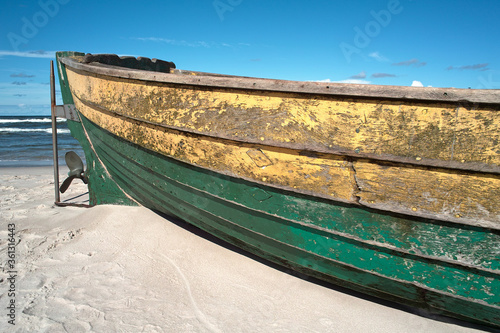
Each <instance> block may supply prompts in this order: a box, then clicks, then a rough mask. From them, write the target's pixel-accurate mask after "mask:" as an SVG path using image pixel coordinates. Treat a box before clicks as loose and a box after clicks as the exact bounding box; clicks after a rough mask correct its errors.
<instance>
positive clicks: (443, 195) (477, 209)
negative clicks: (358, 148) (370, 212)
mask: <svg viewBox="0 0 500 333" xmlns="http://www.w3.org/2000/svg"><path fill="white" fill-rule="evenodd" d="M353 166H354V169H355V170H356V173H355V177H356V182H357V185H358V187H359V192H358V193H357V196H358V197H359V198H360V203H361V204H363V205H364V206H368V207H373V208H377V209H382V210H389V211H396V212H401V213H405V214H412V212H413V214H414V215H419V216H424V217H431V218H432V217H434V218H444V219H449V220H454V221H460V220H462V222H463V223H467V224H472V225H478V226H484V227H490V228H496V229H500V176H498V175H483V174H479V173H473V174H464V173H460V172H453V171H450V170H443V169H426V168H415V167H403V166H394V165H392V166H391V165H379V164H375V163H370V162H368V161H355V162H354V163H353Z"/></svg>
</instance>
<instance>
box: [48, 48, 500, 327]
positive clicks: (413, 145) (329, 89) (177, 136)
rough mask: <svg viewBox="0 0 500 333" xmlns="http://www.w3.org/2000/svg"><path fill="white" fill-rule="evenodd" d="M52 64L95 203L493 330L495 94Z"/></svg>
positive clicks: (93, 58) (498, 321)
mask: <svg viewBox="0 0 500 333" xmlns="http://www.w3.org/2000/svg"><path fill="white" fill-rule="evenodd" d="M57 61H58V72H59V76H60V85H61V92H62V97H63V100H64V104H65V106H66V107H67V108H68V109H70V110H73V108H74V111H75V117H74V118H73V120H69V121H68V126H69V127H70V129H71V132H72V134H73V136H74V137H75V138H77V139H78V140H79V141H80V143H81V145H82V146H83V148H84V150H85V157H86V161H87V167H88V169H87V171H86V175H87V176H88V180H89V185H88V186H89V192H90V197H91V201H92V203H93V204H105V203H106V204H108V203H111V204H125V205H130V204H140V205H144V206H146V207H148V208H151V209H154V210H157V211H160V212H164V213H166V214H169V215H174V216H177V217H179V218H181V219H183V220H185V221H187V222H189V223H191V224H193V225H195V226H197V227H199V228H201V229H204V230H206V231H208V232H209V233H211V234H213V235H215V236H217V237H219V238H221V239H223V240H225V241H227V242H229V243H232V244H234V245H236V246H238V247H241V248H242V249H244V250H247V251H250V252H252V253H254V254H257V255H259V256H261V257H262V258H265V259H267V260H270V261H273V262H276V263H279V264H281V265H283V266H286V267H290V268H293V269H295V270H296V271H299V272H303V273H306V274H308V275H310V276H314V277H318V278H320V279H323V280H325V281H328V282H332V283H335V284H337V285H341V286H345V287H348V288H351V289H354V290H357V291H361V292H363V293H367V294H369V295H374V296H377V297H380V298H383V299H387V300H390V301H395V302H399V303H402V304H406V305H410V306H414V307H418V308H423V309H426V310H429V311H432V312H434V313H439V314H444V315H446V316H452V317H456V318H459V319H462V320H466V321H470V322H475V323H479V324H482V325H487V326H491V327H497V328H498V327H500V91H498V90H462V89H443V88H414V87H392V86H372V85H348V84H335V83H316V82H292V81H282V80H269V79H257V78H248V77H236V76H225V75H216V74H207V73H200V72H192V71H183V70H179V69H176V68H175V65H174V64H173V63H170V62H165V61H159V60H156V59H153V60H149V59H146V58H137V59H136V58H131V57H122V58H120V57H118V56H116V55H90V54H87V55H84V54H83V53H75V52H59V53H57ZM143 223H147V221H143Z"/></svg>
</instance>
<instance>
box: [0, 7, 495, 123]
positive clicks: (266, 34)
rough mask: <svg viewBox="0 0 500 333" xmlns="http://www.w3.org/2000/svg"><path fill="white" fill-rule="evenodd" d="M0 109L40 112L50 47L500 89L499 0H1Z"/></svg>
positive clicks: (341, 78)
mask: <svg viewBox="0 0 500 333" xmlns="http://www.w3.org/2000/svg"><path fill="white" fill-rule="evenodd" d="M1 8H2V11H1V13H0V22H1V23H0V24H1V27H2V30H1V34H0V115H6V114H49V113H50V110H49V109H48V105H49V103H50V101H49V85H48V82H49V63H50V62H49V60H50V59H51V58H53V56H54V52H55V51H58V50H70V51H81V52H86V53H87V52H88V53H116V54H119V55H133V56H145V57H150V58H159V59H163V60H169V61H173V62H174V63H175V64H176V66H177V68H181V69H190V70H198V71H205V72H215V73H224V74H233V75H244V76H256V77H265V78H276V79H286V80H300V81H331V82H352V83H366V84H381V85H402V86H410V85H422V86H433V87H457V88H469V87H470V88H481V89H500V60H499V59H500V57H499V55H500V52H499V51H500V43H499V39H500V37H499V32H500V20H499V19H498V15H499V14H500V1H497V0H490V1H485V0H482V1H481V0H480V1H460V0H459V1H451V0H442V1H424V0H382V1H361V0H360V1H356V0H351V1H332V0H316V1H294V0H290V1H285V0H277V1H272V0H215V1H214V0H187V1H168V0H167V1H125V0H120V1H115V0H113V1H103V0H101V1H93V0H87V1H76V0H41V1H36V0H35V1H22V0H20V1H13V0H10V1H5V0H1Z"/></svg>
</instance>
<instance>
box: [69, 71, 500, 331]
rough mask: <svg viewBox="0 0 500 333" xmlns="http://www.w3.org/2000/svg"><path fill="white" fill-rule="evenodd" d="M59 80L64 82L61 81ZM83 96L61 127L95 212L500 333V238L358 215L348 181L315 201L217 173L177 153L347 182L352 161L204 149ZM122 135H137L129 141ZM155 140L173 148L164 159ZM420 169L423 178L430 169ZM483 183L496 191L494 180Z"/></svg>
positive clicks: (400, 217)
mask: <svg viewBox="0 0 500 333" xmlns="http://www.w3.org/2000/svg"><path fill="white" fill-rule="evenodd" d="M60 74H61V73H60ZM62 75H63V77H65V79H66V82H68V76H67V73H62ZM90 76H92V75H90ZM70 77H71V74H70ZM94 77H95V76H94ZM62 85H64V83H62ZM70 87H71V90H70V89H69V88H70ZM79 89H80V90H79ZM81 89H83V88H82V87H81V86H78V87H77V85H76V84H75V86H71V81H69V86H68V90H67V91H66V92H65V91H64V90H63V98H64V99H65V103H74V104H75V105H76V106H77V109H78V110H79V115H80V119H81V122H73V121H68V123H69V124H68V126H69V127H70V129H71V130H72V134H73V135H74V136H75V137H76V138H77V139H78V140H79V141H80V142H81V144H82V146H83V147H84V148H85V152H86V160H87V164H88V170H87V173H88V175H89V189H90V192H91V200H92V202H93V203H97V204H99V203H119V204H141V205H144V206H146V207H148V208H150V209H153V210H156V211H159V212H162V213H165V214H168V215H173V216H177V217H179V218H181V219H183V220H185V221H187V222H188V223H190V224H193V225H195V226H197V227H199V228H201V229H203V230H205V231H207V232H209V233H211V234H213V235H215V236H217V237H218V238H220V239H223V240H225V241H227V242H229V243H231V244H233V245H236V246H238V247H240V248H243V249H245V250H247V251H249V252H251V253H254V254H256V255H258V256H260V257H262V258H265V259H267V260H270V261H272V262H275V263H278V264H280V265H282V266H285V267H289V268H292V269H294V270H296V271H299V272H301V273H305V274H307V275H310V276H315V277H318V278H320V279H322V280H325V281H327V282H331V283H334V284H337V285H341V286H344V287H347V288H350V289H353V290H357V291H360V292H363V293H366V294H369V295H373V296H376V297H380V298H382V299H387V300H390V301H395V302H398V303H402V304H406V305H410V306H414V307H419V308H423V309H427V310H429V311H432V312H434V313H440V314H444V315H448V316H453V317H457V318H460V319H463V320H467V321H472V322H476V323H480V324H483V325H489V326H494V327H499V326H500V279H499V269H500V262H499V260H498V254H499V248H500V235H499V232H498V231H495V230H492V229H491V228H485V227H483V226H477V225H474V226H473V225H469V224H464V223H455V222H453V221H448V220H443V219H439V218H434V219H432V218H426V217H425V216H416V215H414V216H411V215H409V214H402V213H399V212H394V211H387V210H386V211H384V210H381V209H379V208H377V207H365V206H362V205H360V204H359V202H357V199H356V198H354V199H352V198H351V196H350V195H345V198H343V199H342V198H340V199H339V196H341V195H342V194H343V193H350V192H349V191H350V190H351V187H352V186H351V185H347V186H346V185H345V184H343V182H344V181H343V180H339V181H338V182H337V183H336V184H339V185H338V186H339V189H337V190H335V191H336V192H335V193H337V194H335V195H336V197H334V198H332V196H331V194H332V193H331V192H332V191H331V190H332V189H330V188H329V189H328V191H326V192H324V193H323V194H322V193H321V191H322V189H321V188H320V187H321V185H318V190H317V191H315V189H314V188H313V187H308V183H307V182H303V183H296V185H295V186H296V187H297V188H294V184H293V183H292V181H293V179H294V178H288V180H287V182H286V183H285V182H283V183H278V182H275V183H273V182H267V181H266V180H267V179H263V178H266V177H267V176H266V175H264V176H261V175H260V174H256V173H255V172H254V173H247V174H244V173H242V172H241V171H238V169H237V168H236V167H234V165H235V164H231V163H229V164H227V165H230V166H233V168H229V169H221V168H220V164H219V163H215V164H208V162H203V161H202V160H201V159H198V160H195V161H193V160H189V158H187V157H186V155H181V154H176V153H175V152H177V151H178V147H179V146H181V148H182V146H184V150H187V147H190V146H192V145H194V143H199V145H204V144H205V145H209V144H211V145H212V146H207V147H211V148H210V149H207V151H206V152H205V154H206V153H207V152H208V153H211V154H212V153H213V152H214V147H215V146H216V145H225V146H227V150H225V152H226V153H227V155H228V156H230V157H231V156H232V157H233V158H234V156H237V154H238V153H240V154H242V155H243V156H245V155H246V156H249V154H248V152H250V155H252V154H253V157H252V156H249V161H250V162H252V163H254V164H255V166H256V167H257V168H258V169H260V170H263V169H264V170H265V169H267V168H268V167H270V164H268V163H269V161H271V162H275V161H276V160H279V159H281V160H282V161H285V162H286V163H290V165H291V168H292V169H293V168H300V167H303V168H306V167H309V168H314V167H316V166H317V165H319V166H320V168H328V167H330V168H332V169H333V167H334V166H336V168H337V169H338V170H340V171H339V173H338V174H340V175H344V176H343V177H345V179H346V180H347V181H345V183H347V184H351V182H350V181H349V179H352V173H353V170H352V165H349V163H352V161H351V160H350V159H349V158H345V157H338V158H334V157H332V156H323V155H320V153H317V154H316V155H314V156H311V154H309V156H308V155H307V154H302V155H301V154H299V153H298V152H294V150H293V149H291V148H290V147H287V146H283V147H275V148H273V149H270V148H269V147H268V146H258V145H256V143H242V142H239V141H235V140H232V139H231V138H227V137H226V138H219V137H210V138H208V139H207V137H206V135H204V134H203V133H195V132H193V131H186V129H182V128H167V127H165V126H162V124H159V123H157V122H151V121H145V120H144V119H138V118H136V119H132V118H131V117H130V116H126V115H123V114H122V115H120V114H117V113H116V112H112V110H109V108H107V107H106V106H105V105H99V104H96V103H89V101H87V103H84V102H82V100H83V98H82V95H81V94H80V93H79V91H81ZM126 133H135V134H134V135H132V136H130V137H127V134H126ZM139 133H140V134H139ZM146 134H147V135H146ZM179 137H182V140H184V141H183V142H184V144H183V145H181V144H180V142H181V139H178V138H179ZM138 138H139V139H138ZM154 138H157V140H160V141H161V142H163V146H168V145H169V144H170V145H171V146H175V147H176V148H175V149H172V148H171V150H168V151H167V150H162V149H160V148H159V147H160V146H161V145H159V144H158V143H156V142H155V141H154ZM203 140H205V141H206V142H204V141H203ZM172 143H176V144H175V145H172ZM300 151H304V150H300ZM260 153H262V154H263V155H264V157H262V155H260ZM220 154H222V152H220ZM322 154H325V153H322ZM199 155H201V154H198V156H199ZM193 156H194V155H191V158H193ZM205 156H206V155H205ZM210 156H218V155H217V154H212V155H210ZM269 156H270V157H271V158H269ZM266 158H267V159H266ZM287 158H289V159H292V160H291V162H290V161H289V160H287ZM234 159H236V158H234ZM318 159H320V160H321V159H323V160H324V161H323V160H321V161H322V163H317V165H316V166H315V165H313V164H314V163H306V162H308V161H311V160H315V161H316V160H318ZM219 160H223V157H220V158H219ZM304 161H306V162H304ZM346 161H347V163H346ZM285 162H284V165H285V164H286V163H285ZM370 163H371V162H370ZM274 164H275V163H273V165H274ZM308 165H309V166H308ZM360 165H361V164H357V165H356V167H357V166H360ZM337 169H336V170H337ZM360 169H361V168H360ZM386 169H389V166H387V167H386ZM416 169H417V170H421V171H422V173H424V174H425V173H426V172H427V173H429V170H427V168H423V167H421V168H420V169H419V168H416ZM431 171H432V170H431ZM307 172H310V170H308V171H307ZM342 172H344V173H342ZM476 173H477V172H476ZM320 176H321V175H319V177H320ZM479 176H482V175H479ZM451 178H453V177H451ZM479 178H480V177H479ZM483 178H484V177H483ZM486 178H488V179H490V178H491V179H493V180H491V181H492V182H494V181H496V178H495V176H489V177H486ZM329 179H332V177H331V175H330V178H329ZM481 179H482V178H481ZM316 182H317V183H318V181H317V180H316ZM332 182H334V181H332ZM334 183H335V182H334ZM489 186H492V187H494V186H496V183H493V184H490V185H489ZM354 197H355V196H354ZM410 210H411V208H410ZM493 223H495V221H493Z"/></svg>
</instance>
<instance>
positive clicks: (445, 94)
mask: <svg viewBox="0 0 500 333" xmlns="http://www.w3.org/2000/svg"><path fill="white" fill-rule="evenodd" d="M60 61H61V62H62V63H63V64H65V65H67V66H69V67H71V68H75V69H79V70H82V71H86V72H90V73H95V74H102V75H109V76H114V77H120V78H127V79H136V80H142V81H153V82H162V83H175V84H185V85H195V86H206V87H219V88H229V89H247V90H264V91H278V92H288V93H299V94H320V95H332V96H350V97H366V98H376V99H391V100H394V99H396V100H411V101H433V102H448V103H455V104H462V105H468V104H495V105H498V104H500V90H499V89H495V90H476V89H456V88H431V87H427V88H422V87H402V86H381V85H363V84H342V83H330V82H302V81H286V80H273V79H261V78H248V77H240V76H214V75H212V74H208V73H207V74H206V75H184V74H173V73H161V72H150V71H143V70H135V69H127V68H122V67H117V66H111V65H103V64H99V63H89V64H84V63H80V62H78V61H77V60H75V59H73V58H68V57H66V58H61V59H60ZM176 72H177V73H179V72H180V71H176Z"/></svg>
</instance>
